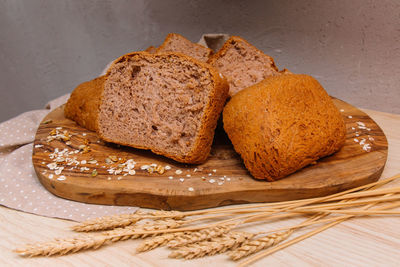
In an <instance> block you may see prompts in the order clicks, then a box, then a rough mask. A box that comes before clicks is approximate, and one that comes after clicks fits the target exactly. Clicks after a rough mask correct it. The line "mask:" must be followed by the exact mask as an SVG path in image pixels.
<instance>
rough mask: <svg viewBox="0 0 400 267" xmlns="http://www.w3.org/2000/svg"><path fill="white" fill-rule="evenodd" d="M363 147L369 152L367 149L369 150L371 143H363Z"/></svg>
mask: <svg viewBox="0 0 400 267" xmlns="http://www.w3.org/2000/svg"><path fill="white" fill-rule="evenodd" d="M363 149H364V150H365V151H367V152H369V151H370V150H371V145H370V144H365V145H364V146H363Z"/></svg>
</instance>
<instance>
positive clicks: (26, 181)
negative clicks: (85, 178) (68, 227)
mask: <svg viewBox="0 0 400 267" xmlns="http://www.w3.org/2000/svg"><path fill="white" fill-rule="evenodd" d="M68 97H69V96H68V95H65V96H62V97H60V98H57V99H55V100H53V101H51V102H50V103H49V104H48V105H47V109H44V110H35V111H30V112H26V113H23V114H21V115H19V116H18V117H16V118H13V119H11V120H8V121H6V122H3V123H0V205H3V206H6V207H9V208H12V209H16V210H20V211H24V212H29V213H34V214H38V215H43V216H47V217H55V218H63V219H69V220H74V221H82V220H86V219H88V218H94V217H99V216H105V215H112V214H119V213H132V212H135V211H136V210H137V208H136V207H119V206H103V205H94V204H85V203H80V202H75V201H70V200H66V199H63V198H59V197H57V196H55V195H53V194H51V193H50V192H48V191H47V190H46V189H45V188H44V187H43V186H42V185H41V184H40V182H39V180H38V178H37V177H36V174H35V171H34V169H33V165H32V147H33V146H32V144H33V140H34V138H35V133H36V129H37V127H38V126H39V123H40V122H41V120H42V119H43V117H44V116H45V115H46V114H47V113H48V112H49V111H50V110H52V109H54V108H56V107H58V106H60V105H61V104H64V103H65V102H66V100H67V99H68Z"/></svg>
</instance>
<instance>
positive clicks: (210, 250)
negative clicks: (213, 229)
mask: <svg viewBox="0 0 400 267" xmlns="http://www.w3.org/2000/svg"><path fill="white" fill-rule="evenodd" d="M253 236H254V234H251V233H246V232H231V233H229V234H227V235H226V236H221V237H215V238H212V239H211V240H210V241H201V242H198V243H194V244H190V245H188V246H185V247H179V248H178V249H177V250H175V251H173V252H172V253H171V254H169V256H168V257H170V258H177V259H178V258H184V259H187V260H189V259H194V258H200V257H204V256H211V255H215V254H217V253H224V252H225V251H227V250H229V249H235V248H236V247H238V246H239V245H240V244H242V243H243V242H245V241H246V240H248V239H250V238H252V237H253Z"/></svg>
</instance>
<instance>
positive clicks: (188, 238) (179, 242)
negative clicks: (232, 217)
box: [167, 225, 233, 248]
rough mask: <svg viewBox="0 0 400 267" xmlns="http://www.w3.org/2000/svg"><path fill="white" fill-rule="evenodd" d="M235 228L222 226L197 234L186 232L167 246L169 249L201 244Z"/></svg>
mask: <svg viewBox="0 0 400 267" xmlns="http://www.w3.org/2000/svg"><path fill="white" fill-rule="evenodd" d="M232 228H233V225H221V226H216V227H212V228H208V229H207V228H206V229H203V230H199V231H196V232H194V231H193V232H185V234H184V235H180V236H178V237H177V238H176V239H174V240H171V241H170V242H168V244H167V246H168V247H169V248H176V247H181V246H186V245H189V244H192V243H196V242H200V241H203V240H208V239H211V238H214V237H218V236H221V235H223V234H225V233H227V232H229V231H230V230H231V229H232Z"/></svg>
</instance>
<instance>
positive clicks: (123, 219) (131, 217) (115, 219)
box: [72, 212, 144, 232]
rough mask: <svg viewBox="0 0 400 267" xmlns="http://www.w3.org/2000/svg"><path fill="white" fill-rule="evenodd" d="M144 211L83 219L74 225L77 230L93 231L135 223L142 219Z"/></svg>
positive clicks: (73, 228)
mask: <svg viewBox="0 0 400 267" xmlns="http://www.w3.org/2000/svg"><path fill="white" fill-rule="evenodd" d="M143 215H144V213H141V212H140V213H138V212H136V213H131V214H117V215H112V216H104V217H100V218H95V219H89V220H86V221H83V222H81V223H79V224H77V225H74V226H73V227H72V230H74V231H76V232H92V231H103V230H109V229H114V228H118V227H124V226H128V225H133V224H135V223H136V222H138V221H140V220H141V219H142V217H143Z"/></svg>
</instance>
